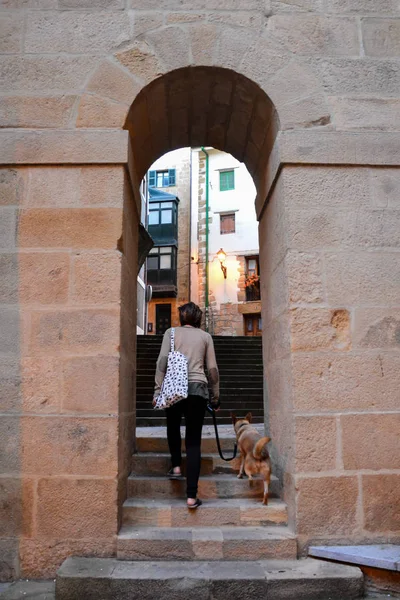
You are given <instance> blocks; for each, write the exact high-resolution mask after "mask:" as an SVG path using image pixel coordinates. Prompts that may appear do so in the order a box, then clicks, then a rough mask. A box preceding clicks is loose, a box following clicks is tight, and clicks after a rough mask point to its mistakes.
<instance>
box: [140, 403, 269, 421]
mask: <svg viewBox="0 0 400 600" xmlns="http://www.w3.org/2000/svg"><path fill="white" fill-rule="evenodd" d="M143 404H144V403H143ZM148 404H150V402H149V403H148ZM252 404H253V403H252ZM141 406H143V405H140V404H139V406H138V407H137V408H136V417H137V418H138V419H140V418H142V417H150V418H153V417H154V418H156V419H159V418H160V416H161V415H157V414H156V413H155V411H154V409H153V408H151V406H150V408H141ZM258 406H259V408H254V407H253V408H250V407H249V406H248V405H247V404H245V402H243V403H242V407H240V405H239V406H238V403H237V402H235V403H232V404H231V403H229V408H226V409H224V408H221V409H220V411H219V412H218V422H219V423H221V419H225V420H228V423H229V422H230V423H232V417H231V413H232V412H234V413H235V414H236V413H237V414H241V413H243V412H249V411H250V412H251V414H252V415H253V417H262V416H263V414H264V411H263V408H262V403H261V402H260V403H259V405H258ZM260 407H261V408H260ZM162 417H163V418H165V416H164V415H162ZM204 419H205V421H206V422H208V421H209V420H211V421H212V418H211V416H208V415H206V416H205V417H204Z"/></svg>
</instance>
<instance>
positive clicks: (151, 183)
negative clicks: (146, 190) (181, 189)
mask: <svg viewBox="0 0 400 600" xmlns="http://www.w3.org/2000/svg"><path fill="white" fill-rule="evenodd" d="M149 187H156V172H155V171H149Z"/></svg>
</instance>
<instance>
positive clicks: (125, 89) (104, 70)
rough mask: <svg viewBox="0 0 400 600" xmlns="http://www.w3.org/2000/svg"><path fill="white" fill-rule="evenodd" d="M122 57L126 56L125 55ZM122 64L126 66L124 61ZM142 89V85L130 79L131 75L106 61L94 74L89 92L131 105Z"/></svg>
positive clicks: (88, 88)
mask: <svg viewBox="0 0 400 600" xmlns="http://www.w3.org/2000/svg"><path fill="white" fill-rule="evenodd" d="M120 56H125V53H123V54H122V55H119V57H120ZM121 62H122V64H125V63H124V62H123V61H121ZM126 66H127V65H126ZM139 75H140V74H138V76H139ZM140 88H141V86H140V84H139V83H138V82H137V81H135V80H134V79H133V78H132V77H130V75H129V73H127V72H126V71H125V70H124V69H121V68H120V67H119V66H118V65H117V64H114V63H111V62H110V61H108V60H105V61H103V62H102V63H100V65H99V66H98V68H97V69H96V71H95V72H94V74H93V76H92V77H91V79H90V82H89V85H88V87H87V90H88V91H89V92H94V93H95V94H97V95H98V96H103V97H105V98H110V99H111V100H115V101H116V102H121V103H124V104H127V105H130V104H132V102H133V101H134V99H135V97H136V96H137V94H138V93H139V91H140Z"/></svg>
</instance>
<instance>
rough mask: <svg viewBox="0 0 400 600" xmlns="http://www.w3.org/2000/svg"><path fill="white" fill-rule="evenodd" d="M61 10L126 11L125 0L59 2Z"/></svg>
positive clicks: (64, 0)
mask: <svg viewBox="0 0 400 600" xmlns="http://www.w3.org/2000/svg"><path fill="white" fill-rule="evenodd" d="M58 7H59V8H60V9H68V8H72V9H74V8H78V9H83V8H88V9H90V8H92V9H93V8H103V9H105V10H116V9H124V8H125V3H124V0H58Z"/></svg>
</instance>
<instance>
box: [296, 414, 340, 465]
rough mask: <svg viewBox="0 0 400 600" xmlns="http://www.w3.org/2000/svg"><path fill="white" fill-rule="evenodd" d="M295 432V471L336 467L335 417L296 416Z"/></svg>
mask: <svg viewBox="0 0 400 600" xmlns="http://www.w3.org/2000/svg"><path fill="white" fill-rule="evenodd" d="M295 432H296V434H295V435H296V438H295V439H296V442H295V443H296V470H297V472H303V473H304V472H307V471H309V472H312V471H331V470H334V469H335V468H336V419H335V417H312V416H310V417H296V418H295Z"/></svg>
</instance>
